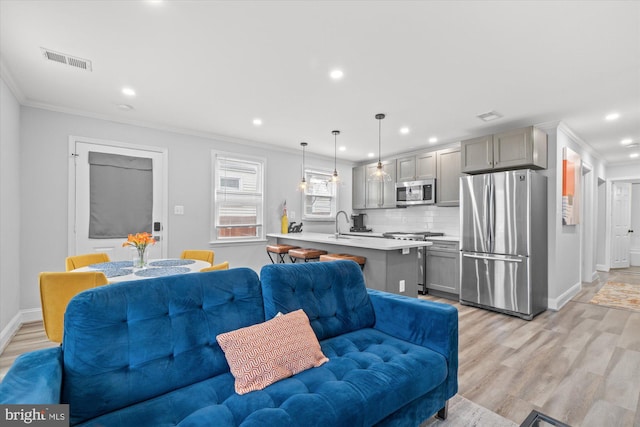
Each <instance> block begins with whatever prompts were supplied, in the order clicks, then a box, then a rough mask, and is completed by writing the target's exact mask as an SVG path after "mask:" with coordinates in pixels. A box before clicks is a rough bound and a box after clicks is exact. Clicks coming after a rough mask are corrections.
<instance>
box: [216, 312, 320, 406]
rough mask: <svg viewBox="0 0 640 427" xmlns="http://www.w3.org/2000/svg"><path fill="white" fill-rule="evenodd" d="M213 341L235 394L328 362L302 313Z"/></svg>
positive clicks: (305, 316)
mask: <svg viewBox="0 0 640 427" xmlns="http://www.w3.org/2000/svg"><path fill="white" fill-rule="evenodd" d="M216 340H217V341H218V344H220V347H222V350H223V351H224V355H225V357H226V358H227V363H229V367H230V368H231V373H232V374H233V376H234V377H235V379H236V381H235V390H236V393H238V394H245V393H248V392H250V391H255V390H262V389H263V388H265V387H266V386H268V385H269V384H273V383H274V382H276V381H279V380H281V379H283V378H287V377H290V376H292V375H295V374H297V373H298V372H302V371H304V370H305V369H309V368H313V367H317V366H320V365H322V364H323V363H325V362H326V361H327V360H328V359H327V358H326V357H325V355H324V354H322V351H321V350H320V343H318V339H317V338H316V336H315V334H314V333H313V330H312V329H311V326H310V325H309V318H308V317H307V315H306V314H304V311H302V310H296V311H293V312H291V313H288V314H284V315H282V316H276V317H274V318H273V319H271V320H267V321H266V322H264V323H259V324H257V325H252V326H247V327H245V328H240V329H236V330H235V331H230V332H226V333H224V334H220V335H218V336H217V337H216Z"/></svg>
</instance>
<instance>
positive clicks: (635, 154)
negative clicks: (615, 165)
mask: <svg viewBox="0 0 640 427" xmlns="http://www.w3.org/2000/svg"><path fill="white" fill-rule="evenodd" d="M638 156H640V154H638V153H631V154H629V157H631V158H632V159H635V158H636V157H638Z"/></svg>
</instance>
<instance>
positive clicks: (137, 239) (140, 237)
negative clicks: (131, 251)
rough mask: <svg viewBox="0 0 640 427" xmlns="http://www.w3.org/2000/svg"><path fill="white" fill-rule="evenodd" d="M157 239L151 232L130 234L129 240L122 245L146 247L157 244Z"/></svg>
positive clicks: (138, 247)
mask: <svg viewBox="0 0 640 427" xmlns="http://www.w3.org/2000/svg"><path fill="white" fill-rule="evenodd" d="M155 244H156V239H155V238H153V236H152V235H151V234H149V233H146V232H145V233H136V234H129V236H128V237H127V241H126V242H124V243H123V244H122V246H123V247H124V246H133V247H135V248H137V249H145V248H146V247H147V246H148V245H155Z"/></svg>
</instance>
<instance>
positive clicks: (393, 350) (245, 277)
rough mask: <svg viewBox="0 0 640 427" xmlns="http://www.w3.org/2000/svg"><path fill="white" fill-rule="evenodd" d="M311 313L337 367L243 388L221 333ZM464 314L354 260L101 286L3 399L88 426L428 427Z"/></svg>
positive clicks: (22, 369) (32, 357) (26, 358)
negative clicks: (387, 285) (56, 407)
mask: <svg viewBox="0 0 640 427" xmlns="http://www.w3.org/2000/svg"><path fill="white" fill-rule="evenodd" d="M299 308H302V309H304V311H305V312H306V313H307V315H308V316H309V319H310V321H311V326H312V328H313V330H314V332H315V333H316V335H317V337H318V339H319V341H320V344H321V347H322V351H323V352H324V354H325V355H326V356H327V357H328V358H329V362H327V363H325V364H324V365H322V366H321V367H318V368H313V369H310V370H307V371H304V372H301V373H299V374H297V375H295V376H293V377H291V378H287V379H284V380H282V381H279V382H277V383H275V384H272V385H271V386H269V387H267V388H265V389H264V390H261V391H254V392H251V393H248V394H245V395H238V394H236V393H235V392H234V387H233V384H234V378H233V376H232V375H231V373H230V372H229V367H228V365H227V362H226V359H225V356H224V354H223V352H222V350H221V349H220V347H219V346H218V344H217V342H216V338H215V337H216V335H218V334H220V333H222V332H227V331H230V330H234V329H237V328H241V327H244V326H249V325H252V324H256V323H260V322H263V321H265V319H270V318H272V317H273V316H274V315H275V314H276V313H277V312H283V313H286V312H290V311H293V310H296V309H299ZM457 368H458V315H457V311H456V309H455V308H454V307H452V306H449V305H444V304H438V303H433V302H428V301H421V300H418V299H413V298H408V297H402V296H397V295H392V294H388V293H384V292H379V291H374V290H367V289H366V288H365V284H364V281H363V277H362V273H361V271H360V268H359V267H358V265H357V264H356V263H354V262H353V261H335V262H328V263H309V264H274V265H268V266H265V267H264V268H263V269H262V271H261V277H260V280H259V279H258V276H257V275H256V273H255V272H254V271H252V270H249V269H244V268H239V269H232V270H227V271H215V272H210V273H197V274H186V275H180V276H171V277H164V278H157V279H150V280H145V281H139V282H129V283H121V284H115V285H110V286H105V287H100V288H95V289H91V290H88V291H85V292H83V293H81V294H79V295H77V296H76V297H75V298H74V299H73V300H72V301H71V302H70V304H69V306H68V308H67V312H66V315H65V330H64V340H63V344H62V346H61V347H58V348H52V349H46V350H39V351H34V352H31V353H27V354H24V355H22V356H20V357H19V358H18V359H17V360H16V361H15V363H14V365H13V366H12V367H11V369H10V370H9V372H8V373H7V376H6V377H5V379H4V381H3V382H2V383H1V384H0V403H22V404H27V403H28V404H51V403H68V404H69V405H70V415H71V425H83V426H136V427H141V426H154V427H159V426H176V425H177V426H332V427H336V426H348V427H353V426H371V425H387V426H417V425H419V424H420V423H421V422H422V421H423V420H425V419H427V418H429V417H431V416H433V415H434V414H435V413H436V412H437V411H439V410H441V409H442V410H443V411H444V409H446V401H447V399H449V398H450V397H452V396H453V395H454V394H455V393H456V392H457Z"/></svg>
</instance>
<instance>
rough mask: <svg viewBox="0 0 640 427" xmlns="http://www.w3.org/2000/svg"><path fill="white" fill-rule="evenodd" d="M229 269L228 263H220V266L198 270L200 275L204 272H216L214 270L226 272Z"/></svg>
mask: <svg viewBox="0 0 640 427" xmlns="http://www.w3.org/2000/svg"><path fill="white" fill-rule="evenodd" d="M228 269H229V261H225V262H221V263H220V264H216V265H212V266H211V267H207V268H203V269H202V270H200V271H201V272H202V273H204V272H205V271H216V270H228Z"/></svg>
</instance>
